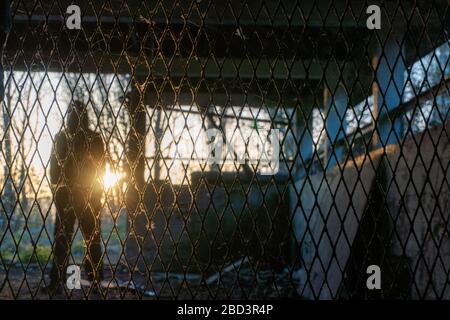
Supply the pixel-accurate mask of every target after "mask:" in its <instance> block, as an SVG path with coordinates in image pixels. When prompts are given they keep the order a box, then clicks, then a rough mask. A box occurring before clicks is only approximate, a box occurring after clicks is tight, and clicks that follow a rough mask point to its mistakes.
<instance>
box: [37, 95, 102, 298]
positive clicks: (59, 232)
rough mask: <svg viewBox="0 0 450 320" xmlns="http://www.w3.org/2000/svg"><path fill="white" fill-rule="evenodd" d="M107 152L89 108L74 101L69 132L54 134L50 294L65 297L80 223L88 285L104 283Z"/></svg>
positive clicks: (69, 120) (67, 126) (68, 125)
mask: <svg viewBox="0 0 450 320" xmlns="http://www.w3.org/2000/svg"><path fill="white" fill-rule="evenodd" d="M104 149H105V148H104V144H103V140H102V138H101V135H100V134H99V133H97V132H95V131H93V130H91V129H90V128H89V118H88V114H87V109H86V106H85V105H84V104H83V103H82V102H79V101H75V102H74V103H73V104H72V105H71V106H70V107H69V112H68V116H67V120H66V128H65V129H63V130H61V131H60V132H59V133H58V134H57V135H56V138H55V142H54V146H53V150H52V154H51V158H50V182H51V184H52V189H53V194H54V201H55V206H56V221H55V233H54V235H55V236H54V247H53V266H52V269H51V271H50V285H49V286H47V287H44V289H45V291H47V292H56V293H60V292H62V288H63V285H64V283H65V279H66V270H67V267H68V262H69V259H70V256H71V244H72V240H73V234H74V225H75V221H76V220H78V225H79V227H80V229H81V233H82V235H83V238H84V242H85V259H84V267H85V270H86V273H87V276H88V280H89V281H91V282H92V285H93V286H94V288H98V286H99V284H100V282H101V280H102V279H103V263H102V246H101V233H100V232H101V226H100V222H101V207H102V203H101V198H102V193H103V185H102V178H103V175H104V172H105V150H104Z"/></svg>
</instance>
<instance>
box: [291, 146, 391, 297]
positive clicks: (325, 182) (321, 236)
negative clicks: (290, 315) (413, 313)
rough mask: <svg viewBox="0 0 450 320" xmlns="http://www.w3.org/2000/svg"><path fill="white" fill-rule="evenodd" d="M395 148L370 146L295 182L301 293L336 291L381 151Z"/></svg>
mask: <svg viewBox="0 0 450 320" xmlns="http://www.w3.org/2000/svg"><path fill="white" fill-rule="evenodd" d="M392 148H393V147H392V146H388V147H387V148H386V150H381V149H380V150H376V151H373V152H370V153H369V154H367V155H363V156H360V157H358V158H356V159H355V160H354V161H353V160H352V161H349V162H348V163H347V164H346V165H345V168H344V169H343V170H342V169H339V168H338V167H335V168H334V169H333V170H332V171H331V172H328V173H326V175H324V174H323V173H321V174H318V175H316V176H312V177H309V178H308V179H306V180H304V181H299V182H297V183H296V184H295V189H296V190H297V193H299V194H300V196H299V197H298V198H299V203H298V206H299V207H298V208H297V209H296V210H295V212H294V217H293V220H294V224H295V226H297V227H296V228H295V229H296V238H297V242H298V244H299V246H300V250H301V254H302V258H303V261H302V267H303V268H304V269H303V270H302V271H301V272H297V274H296V276H297V278H298V280H299V287H298V292H299V294H300V295H301V296H303V297H305V298H308V299H333V298H336V297H337V295H338V290H339V287H340V285H341V282H342V274H343V270H344V268H345V266H346V263H347V260H348V258H349V255H350V248H351V246H352V243H353V240H354V238H355V236H356V232H357V231H358V226H359V221H360V219H361V216H362V214H363V212H364V210H365V208H366V204H367V201H368V198H369V195H370V189H371V186H372V182H373V180H374V177H375V174H376V171H377V168H378V165H379V162H380V158H381V157H380V156H381V155H382V154H383V153H384V152H390V151H391V149H392ZM341 170H342V171H341ZM292 192H295V191H292ZM294 207H295V205H294Z"/></svg>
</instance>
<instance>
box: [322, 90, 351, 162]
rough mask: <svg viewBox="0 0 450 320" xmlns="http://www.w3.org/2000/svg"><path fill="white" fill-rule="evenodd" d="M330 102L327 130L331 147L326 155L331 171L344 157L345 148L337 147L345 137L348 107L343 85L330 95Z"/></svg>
mask: <svg viewBox="0 0 450 320" xmlns="http://www.w3.org/2000/svg"><path fill="white" fill-rule="evenodd" d="M325 90H327V89H325ZM328 101H329V102H328V105H327V109H328V110H327V121H326V128H327V133H328V141H329V146H330V148H327V150H330V152H329V154H327V155H326V159H327V164H326V168H327V169H331V168H333V167H334V166H335V165H336V164H338V163H339V162H341V161H342V157H343V155H344V149H343V146H338V145H337V143H338V141H339V140H340V139H342V138H344V136H345V112H346V110H347V105H348V97H347V93H346V92H345V89H344V88H343V87H342V85H341V84H339V85H338V86H337V88H336V90H335V91H334V93H332V94H331V95H330V98H329V99H328Z"/></svg>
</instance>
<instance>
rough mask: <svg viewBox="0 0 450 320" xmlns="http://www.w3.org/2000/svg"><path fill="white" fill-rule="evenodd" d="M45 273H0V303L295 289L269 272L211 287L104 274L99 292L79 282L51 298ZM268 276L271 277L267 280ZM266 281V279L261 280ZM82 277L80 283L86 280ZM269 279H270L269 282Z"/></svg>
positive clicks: (289, 293)
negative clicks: (16, 300)
mask: <svg viewBox="0 0 450 320" xmlns="http://www.w3.org/2000/svg"><path fill="white" fill-rule="evenodd" d="M47 274H48V272H47V271H46V272H44V273H43V272H42V271H41V270H39V269H38V268H35V269H32V268H30V269H28V270H27V272H26V273H24V271H23V269H22V268H20V267H11V268H10V269H9V270H7V271H6V270H1V269H0V300H12V299H24V300H30V299H33V300H49V299H53V300H72V299H75V300H85V299H89V300H102V299H107V300H116V299H126V300H137V299H143V300H153V299H175V298H176V299H230V298H231V299H239V298H249V299H261V298H293V297H295V292H294V291H295V289H294V286H293V285H291V284H290V283H288V282H287V277H286V274H278V275H277V274H274V273H272V272H271V271H264V272H263V273H258V274H250V273H249V272H248V270H247V271H245V270H244V269H243V271H242V272H240V273H239V275H238V274H237V273H229V274H224V275H222V276H221V277H220V278H218V279H217V281H214V283H209V284H205V281H204V280H205V279H202V277H201V276H199V275H183V274H166V273H154V274H152V275H151V276H150V277H144V276H142V275H139V274H135V275H133V276H130V274H129V273H127V272H116V273H115V275H114V277H113V275H112V274H111V272H106V271H105V280H104V281H103V282H102V286H101V288H100V290H93V289H92V288H91V286H90V284H89V283H88V282H87V281H85V280H82V288H81V289H79V290H67V291H65V292H63V293H62V294H57V295H53V296H50V295H49V294H48V293H45V292H44V291H43V290H41V288H42V287H43V286H44V283H48V282H49V278H48V276H47ZM269 274H270V276H268V275H269ZM264 277H266V279H263V278H264ZM85 278H86V277H85V275H84V274H83V273H82V279H85ZM269 278H270V279H269Z"/></svg>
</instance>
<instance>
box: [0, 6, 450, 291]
mask: <svg viewBox="0 0 450 320" xmlns="http://www.w3.org/2000/svg"><path fill="white" fill-rule="evenodd" d="M77 2H78V3H77ZM372 2H374V3H375V4H378V5H379V7H380V9H381V29H380V30H369V29H368V28H367V25H366V20H367V18H368V16H369V15H368V13H367V12H366V9H367V7H368V6H369V5H371V4H374V3H372ZM0 3H1V5H2V13H1V16H2V17H1V24H2V27H1V31H2V34H1V40H2V42H5V40H6V38H5V35H6V34H7V33H8V31H9V33H8V39H7V41H6V42H5V47H4V50H3V67H4V87H5V96H4V99H3V102H2V108H1V115H2V122H1V124H0V127H1V131H0V141H1V152H0V164H1V166H2V170H3V173H2V175H1V176H0V194H1V201H0V298H2V299H30V298H31V299H45V298H54V299H58V298H69V299H78V298H86V297H91V298H92V297H97V298H104V299H106V298H110V299H111V298H118V299H124V298H127V299H129V298H144V299H145V298H148V299H154V298H155V299H158V298H188V299H190V298H195V299H217V298H250V299H252V298H305V299H351V298H414V299H423V298H428V299H430V298H431V299H433V298H445V299H448V298H450V286H449V284H448V282H449V280H448V279H449V272H450V255H449V252H450V250H449V249H450V234H449V230H450V229H449V228H450V226H449V212H450V197H449V195H450V190H449V189H450V185H449V181H450V180H449V176H450V173H449V158H450V153H449V150H450V149H449V148H450V147H449V145H450V144H449V142H450V138H449V132H448V128H449V124H448V117H449V106H450V99H449V94H448V93H449V86H448V76H449V73H450V66H449V65H450V62H449V52H450V49H449V42H448V27H449V20H448V18H449V12H448V9H449V7H448V2H447V1H444V0H443V1H401V2H396V1H370V2H369V1H346V0H345V1H344V0H336V1H313V0H307V1H291V0H289V1H268V0H266V1H260V0H258V1H250V0H248V1H247V0H241V1H234V0H230V1H212V0H198V1H165V0H159V1H138V0H128V1H126V0H109V1H75V2H73V3H72V1H66V0H64V1H53V0H33V1H30V0H27V1H25V0H14V1H11V3H10V4H9V3H8V1H5V0H1V1H0ZM71 4H77V5H79V7H80V8H81V16H82V22H81V29H80V30H69V29H68V28H67V26H66V24H65V19H66V18H67V17H68V13H67V7H68V6H69V5H71ZM8 9H9V10H8ZM9 16H10V17H11V25H10V28H8V22H9V21H8V19H7V17H9ZM74 102H77V103H82V104H83V105H85V106H87V110H88V115H89V117H90V120H91V121H90V123H89V126H90V130H92V131H95V132H97V133H98V134H100V136H101V140H102V141H103V143H104V154H103V157H102V161H104V164H105V172H104V173H102V175H101V177H100V176H99V179H100V180H101V181H102V187H101V188H102V199H101V205H100V207H99V208H98V210H97V211H98V212H99V218H98V219H99V220H98V223H100V222H101V228H99V229H98V230H99V232H100V237H99V239H100V247H101V261H102V264H103V266H102V267H101V268H102V270H103V274H104V277H103V279H102V282H101V283H99V284H97V285H98V286H97V290H95V287H94V285H93V284H92V283H91V284H89V283H86V281H84V282H83V285H82V287H81V289H79V290H68V289H67V288H66V287H64V290H63V291H62V292H59V293H52V292H50V293H46V292H43V291H42V290H41V289H42V287H45V286H46V285H48V284H49V282H50V279H49V274H50V272H51V271H50V269H51V268H52V265H54V262H53V259H54V256H55V236H56V235H57V234H58V232H61V230H58V227H56V228H55V224H57V221H58V217H59V216H58V212H57V211H58V210H57V208H56V204H55V197H56V194H57V192H58V190H61V188H62V187H63V186H64V185H65V184H66V183H67V181H66V182H65V181H64V178H62V180H59V181H58V182H56V183H55V181H51V179H50V171H51V155H52V152H53V151H52V150H54V148H56V147H55V141H56V136H57V134H58V132H66V131H67V130H68V128H67V125H66V124H65V119H66V118H67V116H68V115H67V113H68V107H69V106H70V105H71V104H73V103H74ZM208 129H216V130H218V131H219V132H221V133H222V134H223V136H224V137H225V138H226V139H227V140H230V141H231V140H233V141H235V143H236V146H240V147H236V148H237V149H235V152H234V154H233V153H232V154H229V155H228V156H229V158H228V159H227V161H221V162H220V163H216V164H211V163H208V162H207V161H205V159H204V158H202V156H203V155H204V152H205V150H207V148H208V145H209V144H210V143H211V141H210V139H209V138H208V137H205V132H206V131H207V130H208ZM271 129H278V130H279V132H280V134H279V137H280V142H279V143H280V150H279V168H278V171H277V172H276V173H275V174H272V175H271V174H267V172H265V170H266V171H267V169H270V168H268V167H267V166H266V165H265V164H263V163H261V162H258V161H256V162H254V161H253V162H251V161H248V160H249V158H251V157H252V156H253V155H254V154H255V153H257V151H258V150H257V149H258V148H259V147H261V145H258V143H256V146H255V144H253V147H252V146H251V145H252V143H254V142H255V141H263V140H264V141H265V140H266V138H267V137H266V135H267V132H269V131H270V130H271ZM239 148H240V149H239ZM270 148H273V146H270ZM272 151H273V150H272ZM72 153H73V151H72ZM71 156H75V155H74V154H71ZM237 156H243V157H244V158H246V160H247V161H245V162H244V163H237V162H236V161H234V160H236V157H237ZM64 163H65V162H64V161H60V162H59V164H60V166H61V170H62V172H66V173H67V171H68V170H69V169H68V168H67V167H65V166H64ZM85 192H90V191H85ZM69 193H70V192H69ZM75 202H76V201H75ZM77 218H78V219H74V220H77V221H78V222H77V223H76V225H75V229H74V231H73V233H72V232H69V234H68V235H67V236H68V237H69V238H70V247H71V250H67V255H68V257H67V259H68V260H67V264H77V265H80V266H83V264H85V262H86V260H87V259H90V258H89V254H87V248H89V242H90V241H92V239H87V238H89V237H86V234H85V236H83V232H84V231H83V230H82V229H83V222H82V221H81V220H82V219H83V218H81V220H80V216H77ZM80 221H81V222H80ZM74 223H75V222H74ZM95 223H97V222H92V221H91V222H88V223H87V224H88V225H92V224H95ZM71 224H73V223H72V222H71ZM84 228H86V227H84ZM369 265H378V266H380V268H381V270H382V288H381V290H368V288H367V286H366V279H367V276H368V275H367V273H366V270H367V267H368V266H369ZM64 271H65V270H62V271H61V272H62V273H64ZM82 278H83V279H84V280H86V279H87V274H86V270H85V269H83V273H82ZM61 281H62V280H61ZM62 282H64V281H62Z"/></svg>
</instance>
